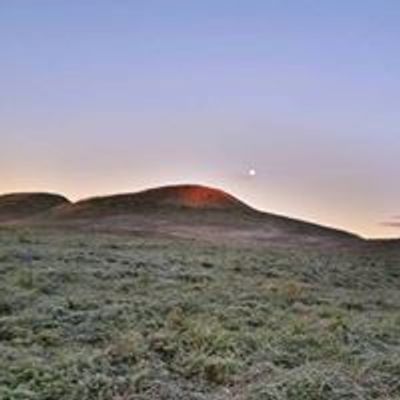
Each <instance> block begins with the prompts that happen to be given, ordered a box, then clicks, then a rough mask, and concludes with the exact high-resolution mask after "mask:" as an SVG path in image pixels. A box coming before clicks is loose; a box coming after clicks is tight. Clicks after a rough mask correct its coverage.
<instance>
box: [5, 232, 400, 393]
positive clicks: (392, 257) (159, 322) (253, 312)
mask: <svg viewBox="0 0 400 400" xmlns="http://www.w3.org/2000/svg"><path fill="white" fill-rule="evenodd" d="M399 261H400V250H395V249H393V248H392V249H390V250H384V249H382V250H381V251H377V250H376V249H374V250H373V251H372V250H371V251H370V250H368V249H367V248H366V249H363V250H362V251H361V250H349V249H330V250H323V251H322V250H315V249H303V250H301V249H287V248H286V249H279V248H276V249H272V248H266V247H263V246H261V245H259V246H257V247H253V248H244V247H240V246H239V245H237V246H230V247H229V248H228V247H226V246H223V245H211V244H206V243H200V242H195V241H189V240H174V241H172V240H168V239H146V240H145V239H141V238H139V237H137V238H135V237H129V236H112V235H106V234H102V235H101V234H98V235H87V236H86V235H84V234H77V233H72V232H69V233H68V232H48V233H46V232H45V231H37V232H29V231H23V232H20V231H18V230H10V229H8V230H3V231H0V399H1V400H19V399H20V400H55V399H57V400H134V399H137V400H153V399H154V400H157V399H178V400H179V399H182V400H183V399H196V400H203V399H204V400H206V399H211V400H213V399H214V400H230V399H233V400H245V399H250V400H258V399H261V400H264V399H265V400H284V399H288V400H303V399H304V400H306V399H307V400H339V399H340V400H342V399H354V400H360V399H363V400H364V399H365V400H372V399H379V400H395V399H399V398H400V312H399V311H400V291H399V289H400V281H399V277H400V275H399V270H400V263H399Z"/></svg>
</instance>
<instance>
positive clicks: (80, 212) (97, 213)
mask: <svg viewBox="0 0 400 400" xmlns="http://www.w3.org/2000/svg"><path fill="white" fill-rule="evenodd" d="M171 209H192V210H193V209H199V210H200V209H201V210H220V211H223V210H229V211H232V210H250V207H249V206H247V205H246V204H244V203H242V202H241V201H240V200H238V199H236V198H235V197H233V196H231V195H229V194H228V193H225V192H224V191H222V190H219V189H214V188H209V187H206V186H200V185H177V186H165V187H160V188H155V189H148V190H144V191H142V192H138V193H129V194H118V195H113V196H104V197H95V198H90V199H87V200H81V201H78V202H77V203H75V204H71V205H67V206H66V207H61V208H60V209H58V210H57V212H56V213H55V214H53V215H55V216H56V217H63V218H93V217H106V216H112V215H118V214H132V213H138V212H144V211H162V210H171Z"/></svg>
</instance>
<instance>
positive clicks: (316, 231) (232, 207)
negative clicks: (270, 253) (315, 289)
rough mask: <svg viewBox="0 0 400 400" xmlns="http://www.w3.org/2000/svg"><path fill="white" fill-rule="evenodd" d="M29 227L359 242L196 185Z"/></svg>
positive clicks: (106, 201)
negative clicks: (261, 209) (40, 225)
mask: <svg viewBox="0 0 400 400" xmlns="http://www.w3.org/2000/svg"><path fill="white" fill-rule="evenodd" d="M43 217H45V218H43ZM25 222H26V221H25ZM34 223H35V224H42V225H43V224H51V225H52V226H63V227H69V228H75V229H77V228H79V229H90V230H98V231H109V232H130V233H136V234H142V235H143V234H145V235H154V234H156V235H162V236H179V237H186V238H196V239H203V240H211V241H215V240H217V241H219V242H221V241H225V242H229V241H232V240H233V241H240V242H246V243H249V244H257V243H258V242H263V243H266V242H270V243H274V244H293V243H297V244H304V243H317V242H318V243H321V242H324V243H337V242H338V241H339V242H343V241H346V242H347V241H351V242H354V241H358V240H359V238H358V237H357V236H355V235H353V234H350V233H347V232H344V231H340V230H337V229H333V228H329V227H324V226H320V225H317V224H312V223H308V222H304V221H299V220H296V219H292V218H287V217H283V216H278V215H274V214H269V213H265V212H261V211H258V210H255V209H253V208H252V207H250V206H248V205H247V204H245V203H244V202H242V201H240V200H239V199H237V198H235V197H234V196H232V195H230V194H228V193H226V192H224V191H222V190H219V189H214V188H210V187H205V186H200V185H178V186H166V187H160V188H154V189H149V190H145V191H141V192H138V193H127V194H117V195H112V196H104V197H95V198H89V199H85V200H81V201H78V202H76V203H70V204H65V205H63V206H61V207H58V208H56V209H54V210H51V211H50V212H49V213H47V215H45V216H42V218H36V219H35V220H34Z"/></svg>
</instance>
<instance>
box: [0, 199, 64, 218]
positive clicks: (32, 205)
mask: <svg viewBox="0 0 400 400" xmlns="http://www.w3.org/2000/svg"><path fill="white" fill-rule="evenodd" d="M65 204H69V200H67V199H66V198H65V197H63V196H60V195H58V194H52V193H13V194H6V195H2V196H0V222H11V221H18V220H21V219H22V220H23V219H25V218H29V217H33V216H36V215H38V214H41V213H43V212H46V211H49V210H51V209H53V208H55V207H58V206H61V205H65Z"/></svg>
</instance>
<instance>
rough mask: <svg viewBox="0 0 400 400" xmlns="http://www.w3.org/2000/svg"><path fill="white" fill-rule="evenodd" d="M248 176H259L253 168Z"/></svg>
mask: <svg viewBox="0 0 400 400" xmlns="http://www.w3.org/2000/svg"><path fill="white" fill-rule="evenodd" d="M248 174H249V176H251V177H254V176H256V175H257V172H256V170H255V169H254V168H251V169H249V172H248Z"/></svg>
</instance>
